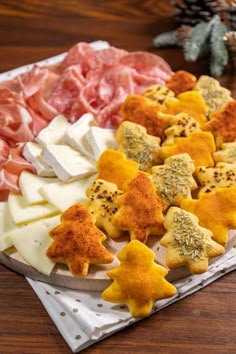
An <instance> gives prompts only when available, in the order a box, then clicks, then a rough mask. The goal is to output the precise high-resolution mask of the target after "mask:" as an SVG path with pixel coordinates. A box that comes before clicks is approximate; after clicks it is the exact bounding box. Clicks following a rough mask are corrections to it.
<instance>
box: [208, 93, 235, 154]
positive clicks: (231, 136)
mask: <svg viewBox="0 0 236 354" xmlns="http://www.w3.org/2000/svg"><path fill="white" fill-rule="evenodd" d="M203 129H204V130H209V131H211V132H212V133H213V135H214V136H215V141H216V146H217V147H218V148H219V149H220V147H221V145H222V144H223V143H230V142H233V141H235V140H236V100H234V101H231V102H229V103H227V105H226V106H225V107H224V108H223V109H222V110H221V111H219V112H214V113H212V114H211V115H210V121H209V122H207V123H206V124H204V126H203Z"/></svg>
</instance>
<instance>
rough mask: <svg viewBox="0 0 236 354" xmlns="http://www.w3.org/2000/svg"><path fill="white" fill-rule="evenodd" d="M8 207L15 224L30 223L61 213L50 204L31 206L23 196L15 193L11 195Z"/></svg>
mask: <svg viewBox="0 0 236 354" xmlns="http://www.w3.org/2000/svg"><path fill="white" fill-rule="evenodd" d="M8 206H9V212H10V214H11V217H12V219H13V221H14V223H15V224H22V223H29V222H32V221H34V220H37V219H42V218H46V217H48V216H52V215H56V214H58V213H59V211H58V210H57V209H56V208H55V207H54V206H52V205H50V204H48V203H43V204H34V205H30V204H28V203H27V201H26V200H25V198H24V197H23V196H22V195H18V194H13V193H10V194H9V197H8Z"/></svg>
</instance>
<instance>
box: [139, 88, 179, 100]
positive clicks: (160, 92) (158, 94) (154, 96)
mask: <svg viewBox="0 0 236 354" xmlns="http://www.w3.org/2000/svg"><path fill="white" fill-rule="evenodd" d="M143 96H145V97H147V98H149V99H150V100H152V101H154V102H156V103H158V104H160V105H163V104H165V102H166V100H168V99H169V98H171V97H174V96H175V94H174V92H173V91H171V90H170V89H168V87H166V86H165V85H158V84H157V85H152V86H149V87H148V88H147V89H146V90H145V91H144V92H143Z"/></svg>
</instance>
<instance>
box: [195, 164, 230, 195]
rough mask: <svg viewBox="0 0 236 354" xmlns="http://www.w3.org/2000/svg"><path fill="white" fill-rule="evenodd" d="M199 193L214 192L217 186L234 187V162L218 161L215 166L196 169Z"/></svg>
mask: <svg viewBox="0 0 236 354" xmlns="http://www.w3.org/2000/svg"><path fill="white" fill-rule="evenodd" d="M196 178H197V181H198V183H199V185H200V190H199V192H200V193H209V192H214V191H215V190H217V189H218V188H229V187H236V164H229V163H225V162H219V163H218V164H217V165H216V166H215V167H205V166H201V167H198V168H197V169H196Z"/></svg>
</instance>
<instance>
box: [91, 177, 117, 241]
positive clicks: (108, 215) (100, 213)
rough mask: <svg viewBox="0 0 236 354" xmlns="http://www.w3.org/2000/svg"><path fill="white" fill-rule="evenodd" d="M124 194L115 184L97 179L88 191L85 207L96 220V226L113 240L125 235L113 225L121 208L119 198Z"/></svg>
mask: <svg viewBox="0 0 236 354" xmlns="http://www.w3.org/2000/svg"><path fill="white" fill-rule="evenodd" d="M122 193H123V192H122V191H120V190H119V189H118V188H117V185H116V184H114V183H110V182H107V181H105V180H103V179H97V180H96V181H94V182H93V183H92V185H91V186H90V187H89V188H88V189H87V192H86V195H87V197H88V199H87V201H86V203H85V206H86V208H87V209H88V210H89V211H90V213H91V214H92V215H93V216H94V218H95V220H96V221H95V224H96V226H97V227H98V228H99V229H103V230H105V231H106V233H107V234H108V235H109V236H110V237H111V238H117V237H120V236H121V234H122V233H123V232H122V231H121V230H120V229H119V228H117V226H115V225H114V223H113V218H114V215H115V214H116V212H117V210H118V208H119V206H118V203H117V198H118V197H119V196H120V195H121V194H122Z"/></svg>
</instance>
